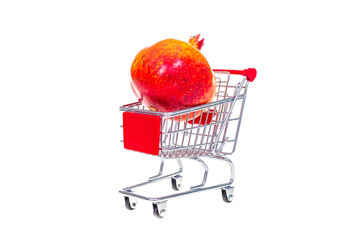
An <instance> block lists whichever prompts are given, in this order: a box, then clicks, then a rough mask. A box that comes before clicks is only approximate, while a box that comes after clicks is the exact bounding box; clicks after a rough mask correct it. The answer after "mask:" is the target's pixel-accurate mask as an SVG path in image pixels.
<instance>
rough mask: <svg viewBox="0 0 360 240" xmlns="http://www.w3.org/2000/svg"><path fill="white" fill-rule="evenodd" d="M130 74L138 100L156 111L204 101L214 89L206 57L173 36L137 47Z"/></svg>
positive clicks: (213, 80) (171, 109)
mask: <svg viewBox="0 0 360 240" xmlns="http://www.w3.org/2000/svg"><path fill="white" fill-rule="evenodd" d="M200 48H201V46H200ZM131 78H132V81H131V86H132V89H133V91H134V93H135V95H136V96H137V97H138V98H139V101H140V102H141V103H142V104H143V105H145V106H147V107H149V108H150V109H151V110H155V111H160V112H171V111H177V110H181V109H185V108H189V107H193V106H197V105H201V104H205V103H208V102H210V101H211V100H212V99H213V97H214V94H215V90H216V85H215V78H214V75H213V72H212V69H211V68H210V65H209V63H208V62H207V60H206V58H205V57H204V56H203V55H202V54H201V52H200V51H199V50H198V49H197V48H195V47H194V46H193V45H191V44H190V43H187V42H183V41H180V40H176V39H166V40H162V41H160V42H158V43H156V44H154V45H152V46H150V47H147V48H145V49H143V50H141V51H140V52H139V53H138V54H137V55H136V57H135V59H134V61H133V63H132V65H131Z"/></svg>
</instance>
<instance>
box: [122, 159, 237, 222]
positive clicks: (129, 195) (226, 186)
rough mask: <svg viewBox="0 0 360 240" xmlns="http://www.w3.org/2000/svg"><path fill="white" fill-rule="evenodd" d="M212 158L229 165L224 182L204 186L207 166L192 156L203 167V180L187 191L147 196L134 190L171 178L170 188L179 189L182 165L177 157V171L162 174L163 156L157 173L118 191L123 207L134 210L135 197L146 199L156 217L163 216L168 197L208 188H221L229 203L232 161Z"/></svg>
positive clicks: (233, 175) (224, 197) (231, 187)
mask: <svg viewBox="0 0 360 240" xmlns="http://www.w3.org/2000/svg"><path fill="white" fill-rule="evenodd" d="M211 158H212V159H218V160H221V161H224V162H226V163H227V164H228V165H229V167H230V180H229V181H228V182H225V183H220V184H215V185H211V186H206V180H207V176H208V172H209V168H208V166H207V165H206V164H205V162H204V161H203V160H202V159H200V158H199V157H192V158H190V159H192V160H195V161H198V162H199V163H200V164H201V166H202V167H203V168H204V175H203V180H202V182H201V183H200V184H198V185H195V186H191V187H190V189H189V190H188V191H183V192H178V193H174V194H170V195H165V196H159V197H149V196H145V195H142V194H139V193H137V192H135V191H134V189H135V188H137V187H140V186H144V185H148V184H151V183H154V182H157V181H161V180H165V179H169V178H170V179H171V185H172V188H173V189H174V190H176V191H178V190H180V188H181V184H182V179H183V176H182V175H181V173H182V171H183V166H182V162H181V159H180V158H177V159H176V160H177V163H178V166H179V169H178V171H176V172H174V173H171V174H168V175H163V168H164V158H161V164H160V170H159V173H158V174H157V175H155V176H152V177H150V178H149V180H148V181H146V182H142V183H138V184H135V185H132V186H130V187H126V188H124V189H123V190H120V193H121V194H123V195H124V198H125V207H126V208H127V209H129V210H134V209H135V208H136V205H137V199H141V200H146V201H150V202H152V205H153V213H154V215H155V216H156V217H159V218H162V217H164V216H165V213H166V203H167V201H168V200H169V199H173V198H177V197H181V196H185V195H188V194H193V193H198V192H203V191H208V190H214V189H221V194H222V198H223V200H224V202H226V203H230V202H231V201H232V200H233V197H234V187H233V186H232V184H233V182H234V178H235V169H234V164H233V162H232V161H231V160H230V159H229V158H226V157H223V156H212V157H211Z"/></svg>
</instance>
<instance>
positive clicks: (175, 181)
mask: <svg viewBox="0 0 360 240" xmlns="http://www.w3.org/2000/svg"><path fill="white" fill-rule="evenodd" d="M182 179H183V177H182V176H180V175H178V176H175V177H172V178H171V186H172V189H174V190H176V191H177V190H180V188H181V183H182Z"/></svg>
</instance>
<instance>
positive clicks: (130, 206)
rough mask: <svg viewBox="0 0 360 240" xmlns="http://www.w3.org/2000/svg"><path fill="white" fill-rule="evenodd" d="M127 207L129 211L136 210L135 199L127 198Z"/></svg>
mask: <svg viewBox="0 0 360 240" xmlns="http://www.w3.org/2000/svg"><path fill="white" fill-rule="evenodd" d="M124 198H125V207H126V208H127V209H129V210H134V209H135V207H136V204H137V202H136V201H135V200H134V199H131V198H129V197H128V196H125V197H124Z"/></svg>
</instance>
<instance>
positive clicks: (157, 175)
mask: <svg viewBox="0 0 360 240" xmlns="http://www.w3.org/2000/svg"><path fill="white" fill-rule="evenodd" d="M160 159H161V163H160V169H159V173H158V174H156V175H155V176H152V177H149V180H152V179H154V178H157V177H160V176H161V175H162V172H163V169H164V158H163V157H160Z"/></svg>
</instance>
